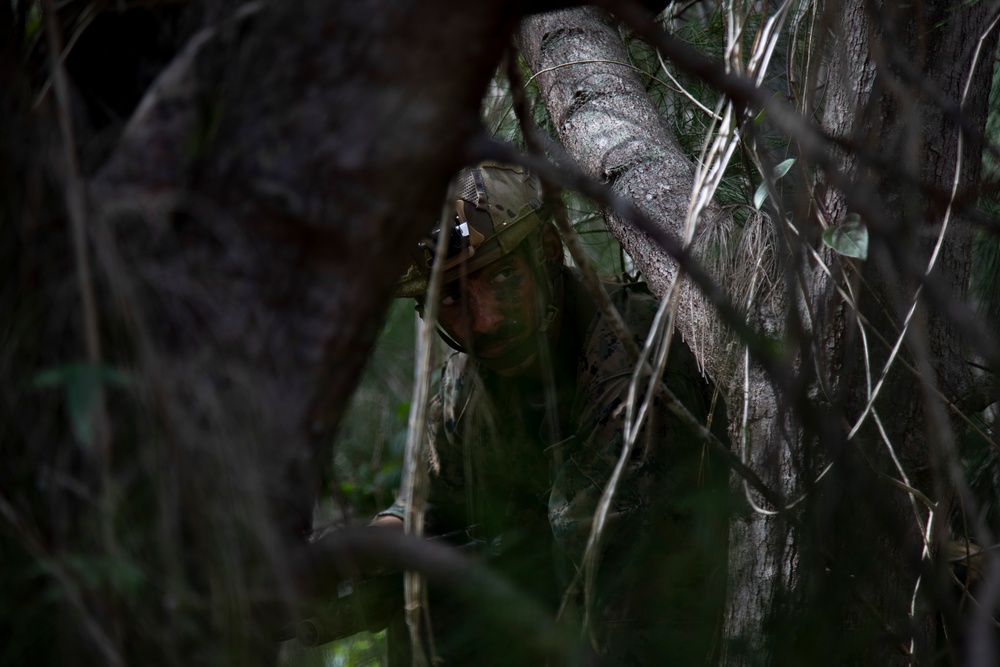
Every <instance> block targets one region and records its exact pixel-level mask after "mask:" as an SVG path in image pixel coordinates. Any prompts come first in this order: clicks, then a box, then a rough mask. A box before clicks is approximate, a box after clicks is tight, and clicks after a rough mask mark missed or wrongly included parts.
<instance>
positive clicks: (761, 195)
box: [753, 181, 767, 211]
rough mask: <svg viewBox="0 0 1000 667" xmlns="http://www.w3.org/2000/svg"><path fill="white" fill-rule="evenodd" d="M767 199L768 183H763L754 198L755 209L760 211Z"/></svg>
mask: <svg viewBox="0 0 1000 667" xmlns="http://www.w3.org/2000/svg"><path fill="white" fill-rule="evenodd" d="M765 199H767V181H761V182H760V185H758V186H757V192H756V193H754V196H753V207H754V208H755V209H757V210H758V211H759V210H760V207H761V206H763V205H764V200H765Z"/></svg>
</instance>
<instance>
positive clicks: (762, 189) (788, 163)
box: [753, 157, 795, 211]
mask: <svg viewBox="0 0 1000 667" xmlns="http://www.w3.org/2000/svg"><path fill="white" fill-rule="evenodd" d="M793 164H795V158H793V157H790V158H788V159H787V160H782V161H781V162H779V163H778V166H776V167H775V168H774V175H773V178H774V182H775V183H777V182H778V181H780V180H781V179H782V177H784V176H785V174H787V173H788V171H789V170H790V169H791V168H792V165H793ZM767 194H768V191H767V179H766V178H765V179H764V180H763V181H761V184H760V185H759V186H757V192H756V193H754V196H753V206H754V208H756V209H757V210H758V211H759V210H760V207H761V206H763V205H764V200H765V199H767Z"/></svg>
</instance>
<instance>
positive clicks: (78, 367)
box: [31, 361, 127, 446]
mask: <svg viewBox="0 0 1000 667" xmlns="http://www.w3.org/2000/svg"><path fill="white" fill-rule="evenodd" d="M126 383H127V380H126V377H125V375H124V373H122V372H121V371H119V370H118V369H116V368H112V367H111V366H107V365H105V364H96V365H95V364H91V363H87V362H82V361H77V362H72V363H68V364H64V365H62V366H56V367H55V368H48V369H46V370H44V371H40V372H39V373H38V374H37V375H35V377H34V379H33V380H32V382H31V384H32V386H33V387H35V388H38V389H42V388H46V387H63V388H64V390H65V392H66V416H67V417H68V418H69V423H70V426H71V427H72V429H73V435H74V436H76V439H77V440H78V441H79V442H81V443H83V444H84V445H88V446H89V445H90V444H92V441H93V438H94V432H93V431H94V414H95V412H96V410H97V406H98V402H97V399H98V397H99V396H100V395H101V385H104V384H110V385H118V386H123V385H125V384H126Z"/></svg>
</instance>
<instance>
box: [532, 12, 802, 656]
mask: <svg viewBox="0 0 1000 667" xmlns="http://www.w3.org/2000/svg"><path fill="white" fill-rule="evenodd" d="M520 43H521V48H522V51H523V53H524V56H525V59H526V60H527V62H528V65H529V67H531V69H532V70H533V71H534V72H536V73H537V75H536V79H535V80H536V81H537V82H538V87H539V91H540V93H541V95H542V98H543V100H544V101H545V104H546V106H547V108H548V110H549V115H550V117H551V118H552V120H553V124H554V125H555V127H556V129H557V131H558V133H559V138H560V140H561V142H562V144H563V145H564V146H565V147H566V149H567V151H568V152H569V154H570V155H571V156H572V157H573V158H574V159H575V160H576V161H577V162H578V163H579V165H580V167H581V169H582V170H583V171H584V172H585V173H587V174H588V175H590V176H591V177H593V178H595V179H597V180H599V181H601V182H603V183H606V184H608V186H609V187H610V188H611V189H612V190H613V191H614V192H615V193H617V194H619V195H621V196H623V197H625V198H627V199H628V200H630V201H632V202H633V203H634V204H635V205H636V206H637V207H638V208H639V209H640V210H641V211H642V212H643V213H645V214H646V215H647V216H648V217H649V219H651V220H652V221H654V222H655V223H656V224H658V225H660V226H661V227H662V228H663V229H665V230H667V231H669V232H670V233H671V234H674V235H675V236H677V237H679V238H683V235H684V230H685V224H686V221H687V219H688V204H689V201H690V198H691V196H692V190H693V186H694V169H693V166H692V164H691V162H690V161H689V160H688V158H687V157H686V156H685V155H684V154H683V152H682V151H681V148H680V146H679V144H678V143H677V140H676V138H675V137H674V135H673V131H672V130H671V128H670V126H669V125H668V123H667V121H666V119H665V118H664V117H663V116H662V115H661V114H660V112H659V111H658V110H657V109H656V108H655V107H654V106H653V104H652V102H651V101H650V98H649V95H648V94H647V93H646V89H645V87H644V85H643V82H642V80H641V79H640V76H639V75H638V74H637V73H636V72H635V71H634V69H632V68H630V67H628V66H623V65H620V64H616V63H623V64H625V65H627V64H628V63H629V56H628V54H627V52H626V49H625V45H624V43H623V42H622V38H621V35H620V34H619V28H618V25H617V23H616V22H615V21H614V19H613V18H612V17H611V16H610V15H608V14H606V13H604V12H602V11H600V10H597V9H589V8H588V9H569V10H563V11H560V12H552V13H549V14H544V15H538V16H533V17H531V18H529V19H526V20H525V21H524V22H523V24H522V28H521V33H520ZM567 63H572V64H571V65H569V66H566V65H567ZM605 219H606V220H607V223H608V227H609V229H610V230H611V231H612V233H613V234H614V235H615V236H616V237H617V238H618V239H619V241H620V242H621V244H622V246H623V247H624V248H625V250H626V251H627V252H628V253H629V256H630V257H631V258H632V259H633V260H634V261H635V263H636V266H637V267H638V268H639V269H640V271H641V272H642V274H643V277H644V278H645V279H646V280H647V281H648V282H649V284H650V287H651V289H652V290H653V292H654V293H655V294H657V295H658V296H660V297H661V298H662V297H663V296H664V295H665V294H666V292H667V290H668V289H669V286H670V283H671V281H672V280H673V279H674V277H675V276H676V274H677V266H676V263H675V262H674V261H673V260H672V259H671V258H670V257H669V256H668V255H666V254H665V253H664V251H663V250H662V249H661V248H660V247H659V246H658V245H656V243H655V242H654V241H653V240H652V239H651V238H650V237H649V236H647V235H645V234H643V233H642V232H639V231H637V230H636V228H635V227H634V226H633V225H632V223H631V222H629V221H628V220H624V219H622V218H621V217H620V216H619V215H617V214H616V213H615V212H613V211H606V212H605ZM758 224H764V223H763V222H759V223H758ZM759 231H761V232H763V233H764V234H766V233H767V230H766V229H761V230H759ZM752 236H753V234H750V233H749V232H747V233H746V238H747V239H749V238H750V237H752ZM693 248H694V250H695V255H696V257H697V258H699V259H702V260H703V263H704V264H705V265H706V266H708V267H710V270H711V271H712V274H713V277H714V278H715V279H716V280H719V281H726V280H730V279H731V277H732V271H733V266H734V265H737V264H742V265H743V266H744V267H746V266H750V267H760V266H764V267H766V266H768V264H769V263H770V262H769V260H768V259H767V258H766V257H763V256H762V254H765V253H768V252H770V250H768V247H767V244H763V245H761V244H754V243H746V244H741V243H740V238H739V237H737V236H736V234H735V231H734V229H733V223H732V220H731V218H729V217H728V215H727V214H725V213H723V212H722V211H721V210H720V209H719V207H718V206H717V205H716V204H715V203H714V202H713V203H710V204H709V205H708V206H707V208H706V210H705V211H704V213H703V214H702V217H701V220H700V221H699V226H698V229H697V232H696V239H695V243H694V245H693ZM709 256H714V257H716V258H718V257H720V256H721V257H722V260H723V261H719V260H718V259H716V261H715V262H712V260H710V259H707V258H708V257H709ZM765 271H766V269H765ZM760 278H761V282H762V283H765V284H766V283H771V284H772V285H776V277H775V276H760ZM733 296H734V297H736V298H739V296H742V297H743V298H744V299H746V298H750V299H751V301H749V302H740V301H737V302H736V303H737V305H738V306H740V307H746V308H747V314H748V321H749V322H750V323H751V324H752V325H753V326H755V327H756V328H758V329H759V330H762V331H766V332H769V333H771V334H774V333H776V332H779V331H780V330H781V329H782V326H783V322H782V314H781V313H782V311H783V309H784V306H783V304H784V300H783V295H782V291H781V290H780V288H777V287H772V288H770V289H760V290H757V291H756V292H755V293H753V294H752V296H751V294H748V293H747V292H746V291H744V292H743V293H742V294H739V293H737V294H734V295H733ZM676 325H677V329H678V331H679V332H680V333H681V335H682V336H683V338H684V339H685V340H686V341H687V342H688V344H689V345H691V347H692V349H694V350H695V353H696V354H697V355H698V359H699V362H700V363H701V364H702V366H703V367H704V369H705V371H706V373H707V374H708V376H709V377H711V378H712V379H713V380H714V381H715V383H716V385H717V386H718V387H720V388H722V390H723V392H724V398H725V400H726V402H727V405H728V409H729V416H730V424H731V439H732V442H733V445H734V448H736V449H737V450H738V451H739V452H740V454H741V456H742V457H743V459H744V461H745V462H746V463H748V464H749V465H750V466H751V467H752V468H753V469H755V470H756V471H757V472H758V474H759V475H760V476H761V477H762V478H763V479H764V480H765V482H766V483H767V484H768V485H769V486H770V488H772V489H774V490H776V491H779V492H783V493H784V494H786V495H787V494H788V493H789V491H790V490H791V489H793V488H794V484H793V480H794V476H793V475H792V473H791V469H790V466H789V464H788V461H787V459H786V452H787V451H788V447H787V446H786V443H787V433H786V432H785V431H784V430H783V429H782V428H781V426H780V423H781V420H782V417H781V410H780V408H779V405H778V401H777V393H776V391H775V389H774V388H773V387H772V385H771V383H770V382H769V381H768V380H767V379H766V376H765V373H764V372H763V370H762V369H761V368H760V367H759V366H757V365H756V364H754V363H751V364H750V367H749V369H747V368H746V367H745V358H744V355H743V354H742V352H741V349H740V347H739V346H738V344H737V342H736V341H735V340H734V338H733V336H732V335H731V333H730V332H729V331H728V330H727V329H726V328H725V327H724V326H723V325H722V324H720V322H719V320H718V315H717V312H716V308H715V306H714V305H713V304H712V303H711V302H710V301H709V300H708V299H707V298H706V297H705V295H704V294H703V293H702V292H701V291H700V290H699V289H698V288H697V287H696V286H694V285H693V284H692V283H691V282H690V281H689V280H686V279H685V280H683V281H682V283H681V286H680V298H679V305H678V317H677V321H676ZM744 373H745V376H744ZM744 378H746V379H744ZM744 399H746V400H744ZM744 409H745V410H746V412H745V414H744ZM734 486H735V488H736V489H737V493H739V494H740V495H742V494H743V493H744V491H743V487H742V483H741V481H740V480H738V479H734ZM757 502H760V500H759V499H757ZM785 530H787V528H786V527H784V526H783V525H782V523H781V522H780V521H779V520H778V519H776V518H775V517H774V516H772V515H768V514H759V513H752V514H747V515H745V516H742V517H740V518H738V519H736V520H735V521H734V522H733V525H732V530H731V533H730V545H731V546H730V556H729V565H730V582H731V583H730V600H729V604H728V605H727V622H726V626H727V627H726V632H725V634H726V636H727V637H728V638H729V640H730V641H731V642H732V643H733V644H734V645H745V646H755V645H756V644H757V642H758V641H759V638H760V637H762V636H763V634H762V632H761V629H762V627H761V625H762V623H763V619H764V618H765V616H766V615H767V613H768V610H769V608H770V605H771V604H772V602H773V600H774V595H775V591H776V587H780V586H782V585H787V584H788V581H789V579H788V578H789V577H790V576H791V568H792V566H793V559H791V557H790V556H789V555H788V550H787V549H786V540H787V537H786V536H785V534H784V532H785Z"/></svg>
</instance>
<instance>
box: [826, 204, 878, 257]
mask: <svg viewBox="0 0 1000 667" xmlns="http://www.w3.org/2000/svg"><path fill="white" fill-rule="evenodd" d="M823 243H825V244H827V245H828V246H830V247H831V248H833V249H834V250H836V251H837V252H839V253H840V254H841V255H844V256H846V257H856V258H858V259H867V258H868V228H867V227H865V225H864V223H863V222H861V216H859V215H858V214H857V213H851V214H850V215H848V216H847V217H846V218H844V221H843V222H841V223H840V224H839V225H837V226H836V227H830V228H828V229H827V230H826V231H825V232H823Z"/></svg>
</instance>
